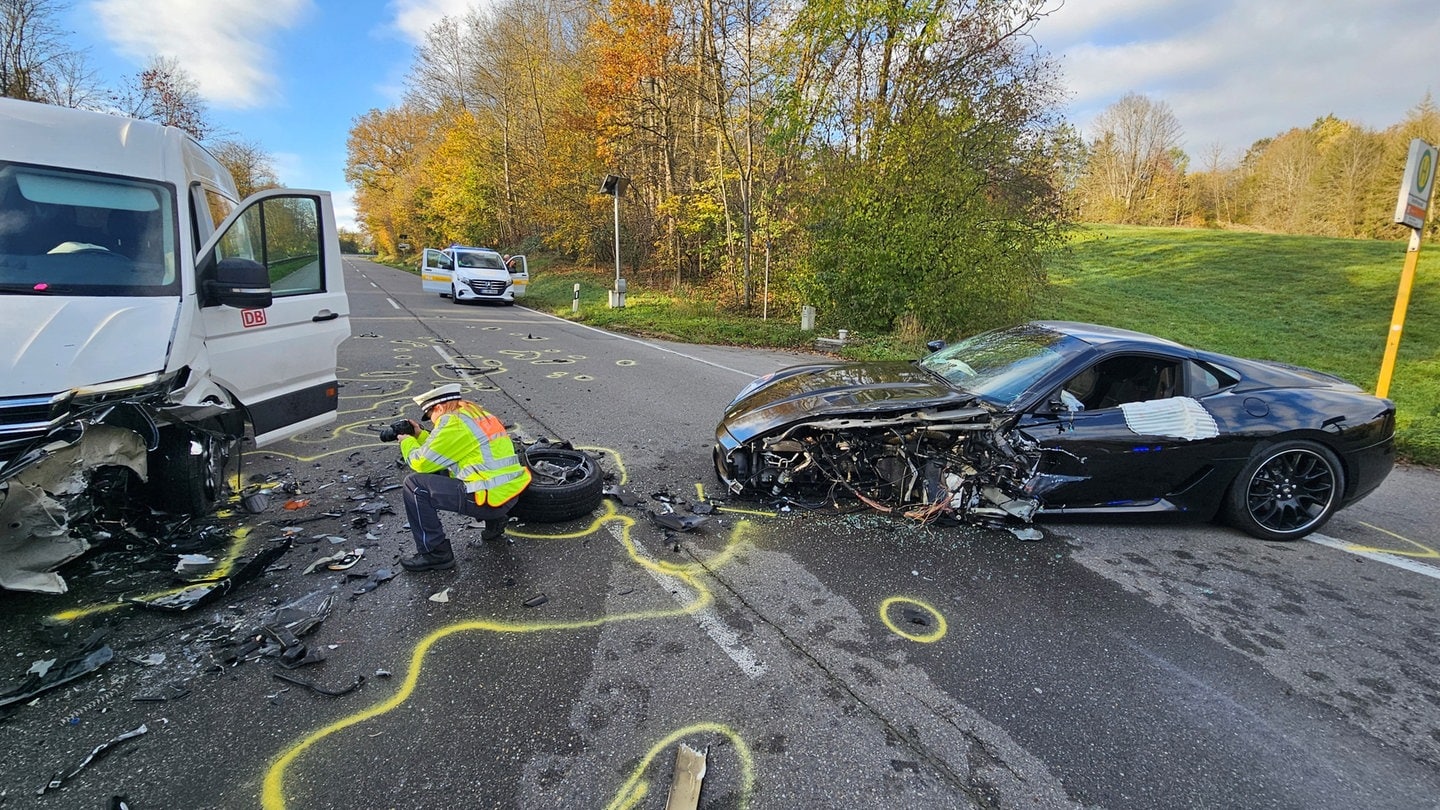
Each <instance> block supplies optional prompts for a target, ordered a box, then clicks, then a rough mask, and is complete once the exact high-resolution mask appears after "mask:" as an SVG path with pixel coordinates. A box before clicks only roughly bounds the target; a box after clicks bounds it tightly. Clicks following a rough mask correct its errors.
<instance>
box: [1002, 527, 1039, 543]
mask: <svg viewBox="0 0 1440 810" xmlns="http://www.w3.org/2000/svg"><path fill="white" fill-rule="evenodd" d="M1005 528H1007V529H1009V530H1010V533H1011V534H1013V535H1015V537H1016V538H1018V539H1020V540H1044V539H1045V533H1044V532H1042V531H1040V530H1039V529H1037V528H1035V527H1034V526H1006V527H1005Z"/></svg>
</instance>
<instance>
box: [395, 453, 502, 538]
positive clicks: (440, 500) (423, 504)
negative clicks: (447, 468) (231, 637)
mask: <svg viewBox="0 0 1440 810" xmlns="http://www.w3.org/2000/svg"><path fill="white" fill-rule="evenodd" d="M404 493H405V494H404V497H405V517H407V518H409V519H410V533H411V534H412V535H414V536H415V550H416V551H419V552H420V553H422V554H425V553H428V552H431V551H446V550H449V548H450V539H449V538H447V537H446V536H445V526H444V524H442V523H441V522H440V512H458V513H460V514H462V515H465V516H466V517H472V518H476V519H477V520H483V521H485V528H486V529H487V530H488V529H490V528H492V527H493V526H495V525H496V524H497V523H499V524H503V523H504V522H505V519H506V517H507V516H508V515H509V514H510V510H511V508H513V507H514V506H515V502H516V501H518V500H520V499H519V498H511V499H510V500H508V501H506V502H505V503H504V504H502V505H500V506H481V505H480V504H478V503H475V495H474V494H473V493H470V492H466V491H465V482H463V481H461V480H460V479H458V478H451V477H450V476H448V475H440V474H438V473H410V474H409V475H407V476H405V487H404Z"/></svg>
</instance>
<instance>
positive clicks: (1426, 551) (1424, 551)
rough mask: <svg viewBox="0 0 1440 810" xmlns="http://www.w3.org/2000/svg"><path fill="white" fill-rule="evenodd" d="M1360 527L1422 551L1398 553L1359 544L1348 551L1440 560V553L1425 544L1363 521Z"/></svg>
mask: <svg viewBox="0 0 1440 810" xmlns="http://www.w3.org/2000/svg"><path fill="white" fill-rule="evenodd" d="M1360 525H1361V526H1365V527H1367V528H1371V529H1374V530H1375V531H1377V532H1380V533H1381V534H1388V535H1390V536H1391V537H1393V538H1395V539H1396V540H1399V541H1400V542H1402V543H1409V544H1410V545H1412V546H1414V547H1415V548H1417V549H1420V550H1419V551H1396V550H1395V549H1391V548H1378V547H1373V546H1362V545H1357V544H1351V545H1347V546H1346V548H1347V549H1348V550H1350V551H1369V552H1372V553H1379V554H1395V555H1397V556H1401V557H1423V558H1440V552H1437V551H1436V550H1435V549H1433V548H1430V547H1429V546H1427V545H1425V544H1423V543H1417V542H1415V541H1414V540H1411V539H1410V538H1408V537H1402V536H1400V535H1398V534H1396V533H1395V532H1392V531H1390V530H1388V529H1382V528H1380V527H1379V526H1371V525H1370V524H1369V523H1366V522H1365V521H1363V520H1362V521H1360Z"/></svg>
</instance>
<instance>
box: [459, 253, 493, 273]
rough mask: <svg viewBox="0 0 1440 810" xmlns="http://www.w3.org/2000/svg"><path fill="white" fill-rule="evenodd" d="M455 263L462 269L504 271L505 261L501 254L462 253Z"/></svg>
mask: <svg viewBox="0 0 1440 810" xmlns="http://www.w3.org/2000/svg"><path fill="white" fill-rule="evenodd" d="M455 263H456V264H458V265H459V266H461V267H476V268H479V269H481V270H504V269H505V261H504V260H503V259H501V258H500V254H499V253H460V254H457V255H456V256H455Z"/></svg>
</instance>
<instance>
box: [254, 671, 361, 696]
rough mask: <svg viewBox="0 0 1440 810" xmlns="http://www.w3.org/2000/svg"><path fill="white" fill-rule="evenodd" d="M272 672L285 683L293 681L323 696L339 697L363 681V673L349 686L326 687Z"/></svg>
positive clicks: (358, 686)
mask: <svg viewBox="0 0 1440 810" xmlns="http://www.w3.org/2000/svg"><path fill="white" fill-rule="evenodd" d="M272 674H273V675H274V676H275V677H276V678H279V679H280V680H282V681H285V682H286V683H293V684H295V685H296V686H303V687H305V688H306V689H309V690H310V691H311V692H314V693H315V694H317V695H324V696H325V697H340V696H342V695H348V694H350V693H351V692H354V691H355V690H356V689H359V688H360V684H362V683H365V676H364V675H356V676H355V682H354V683H352V684H350V685H349V686H344V687H341V688H339V689H326V688H325V687H323V686H318V685H316V684H313V683H311V682H309V681H307V680H305V679H304V678H297V677H295V676H294V675H287V674H285V673H284V672H275V673H272Z"/></svg>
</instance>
